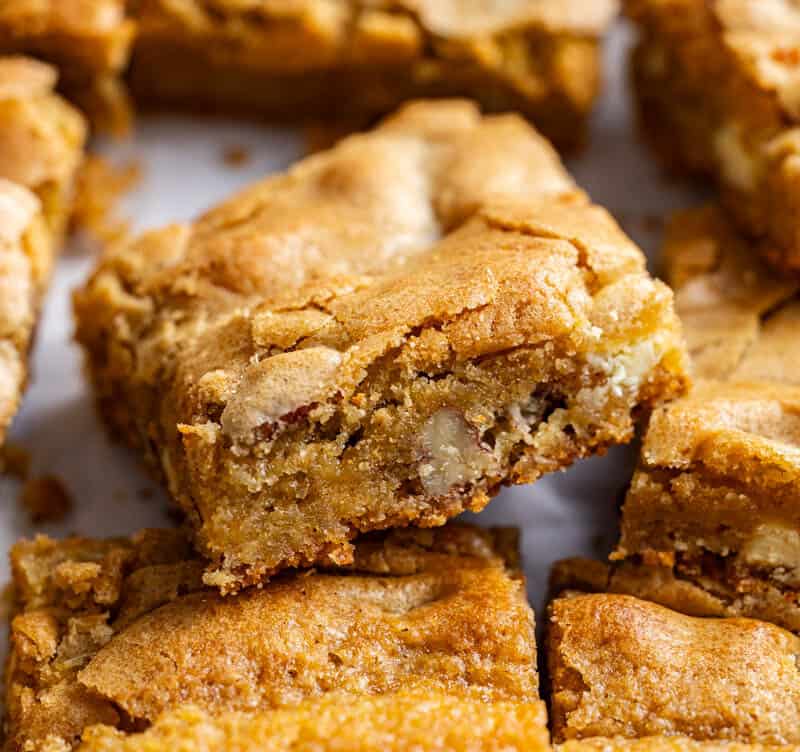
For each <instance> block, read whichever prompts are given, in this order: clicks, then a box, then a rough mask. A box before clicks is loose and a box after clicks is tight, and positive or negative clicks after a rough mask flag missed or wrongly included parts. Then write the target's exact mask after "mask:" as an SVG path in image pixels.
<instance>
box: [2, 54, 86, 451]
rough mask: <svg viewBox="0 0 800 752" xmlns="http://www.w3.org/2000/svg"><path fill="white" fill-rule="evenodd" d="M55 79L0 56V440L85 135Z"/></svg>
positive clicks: (34, 65)
mask: <svg viewBox="0 0 800 752" xmlns="http://www.w3.org/2000/svg"><path fill="white" fill-rule="evenodd" d="M55 80H56V73H55V70H53V69H52V68H50V66H48V65H45V64H43V63H39V62H36V61H33V60H30V59H27V58H21V57H0V444H2V443H3V440H4V438H5V433H6V430H7V428H8V426H9V424H10V422H11V419H12V417H13V416H14V414H15V413H16V411H17V408H18V407H19V402H20V399H21V396H22V391H23V389H24V386H25V382H26V380H27V371H28V369H27V355H28V349H29V347H30V343H31V338H32V336H33V330H34V327H35V324H36V319H37V317H38V313H39V306H40V303H41V299H42V295H43V294H44V291H45V287H46V285H47V282H48V279H49V277H50V270H51V267H52V264H53V261H54V260H55V256H56V253H57V251H58V247H59V245H60V242H61V239H62V236H63V233H64V230H65V227H66V224H67V220H68V217H69V207H70V197H71V191H72V185H73V182H74V178H75V174H76V171H77V169H78V167H79V165H80V162H81V159H82V154H83V143H84V139H85V135H86V134H85V125H84V122H83V119H82V118H81V116H80V115H79V114H78V113H77V112H76V111H74V110H73V109H72V108H71V107H70V106H69V105H67V104H66V103H65V102H64V101H62V100H61V99H60V98H59V97H57V96H56V95H54V94H53V86H54V84H55Z"/></svg>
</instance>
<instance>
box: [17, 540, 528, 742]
mask: <svg viewBox="0 0 800 752" xmlns="http://www.w3.org/2000/svg"><path fill="white" fill-rule="evenodd" d="M511 540H512V537H510V536H509V535H508V534H507V533H505V532H499V533H494V532H492V531H482V530H478V529H474V528H469V527H445V528H441V529H439V530H436V531H397V532H391V533H389V534H387V535H386V536H382V537H373V538H371V539H370V538H368V539H366V540H365V542H364V543H363V547H362V545H361V544H359V545H358V546H357V551H358V555H357V556H356V557H355V561H356V563H355V564H354V565H353V567H351V571H350V572H349V573H342V572H337V573H331V574H326V573H318V572H305V573H297V574H291V575H288V576H285V577H283V578H281V579H279V580H277V581H275V582H273V583H270V584H269V585H268V586H265V587H264V588H263V589H259V588H253V589H250V590H248V591H247V592H245V593H241V594H240V595H237V596H230V597H227V598H223V597H221V596H220V595H219V594H217V593H216V592H214V591H211V590H209V589H208V588H203V586H202V583H201V579H200V577H201V571H202V563H201V562H200V561H199V560H197V559H194V558H192V557H191V556H190V555H189V553H188V546H187V544H186V541H185V540H183V539H182V538H181V536H180V534H179V533H177V532H176V531H167V530H163V531H145V532H144V533H141V534H139V535H138V536H134V537H133V538H132V539H130V540H127V539H119V540H108V541H93V540H86V539H80V538H74V539H68V540H65V541H63V542H56V541H52V540H50V539H47V538H44V537H39V538H37V539H36V540H34V541H27V542H21V543H19V544H17V545H16V546H15V547H14V549H13V550H12V567H13V574H14V586H15V592H16V596H17V599H18V613H17V615H16V616H15V617H14V619H13V621H12V625H11V654H10V659H9V664H8V670H7V682H8V696H7V707H8V732H9V734H8V740H9V741H8V749H11V750H16V749H23V748H24V749H27V748H28V747H26V746H25V744H31V745H33V747H35V745H37V744H43V743H44V742H45V740H47V741H49V743H51V744H53V745H56V744H58V743H61V744H66V745H67V746H66V748H69V747H70V746H71V745H72V744H74V743H75V742H77V740H78V738H79V737H80V735H81V733H82V732H83V730H84V729H85V728H86V727H88V726H90V725H94V724H105V725H108V726H111V727H115V728H119V729H122V730H131V729H134V728H143V727H144V726H145V725H147V724H149V723H151V722H153V721H156V719H157V718H158V717H159V716H161V715H162V714H163V713H165V712H170V711H173V710H177V709H178V708H180V707H181V706H183V705H186V704H192V705H195V706H197V707H198V708H199V709H200V711H202V712H204V713H207V714H210V715H213V716H218V715H220V714H225V713H244V712H247V713H250V712H251V711H252V709H254V708H259V710H260V711H261V712H265V711H267V710H269V709H272V708H280V707H294V706H296V705H298V704H299V703H301V702H302V701H303V700H305V699H312V700H313V698H317V697H320V696H322V695H325V694H327V693H329V692H336V693H339V694H342V693H346V694H348V695H349V696H350V697H351V704H352V702H355V701H356V700H357V699H358V698H359V697H363V698H364V700H365V704H368V703H369V700H368V699H367V698H368V697H369V696H375V695H383V694H385V693H393V692H395V691H396V690H397V688H398V687H403V688H404V691H416V692H417V694H425V695H428V696H429V697H430V698H432V700H433V701H436V699H437V698H441V697H442V696H451V697H452V698H453V700H452V702H453V703H455V704H456V705H457V704H458V703H457V701H456V700H457V698H458V697H464V698H465V700H466V699H469V698H471V700H470V703H472V702H479V701H480V702H484V701H485V702H498V703H502V702H506V703H509V705H516V706H517V708H518V710H519V711H520V712H521V713H522V714H523V715H524V714H525V713H527V712H529V711H528V710H526V706H527V704H529V703H533V704H535V703H536V702H537V701H538V696H537V677H536V667H535V640H534V633H533V615H532V613H531V611H530V608H529V606H528V605H527V602H526V599H525V587H524V581H523V579H522V577H521V575H520V573H519V571H518V570H516V569H509V568H508V567H507V565H506V561H505V560H504V559H503V558H502V556H503V553H504V552H506V551H508V550H509V548H508V547H509V545H510V541H511ZM496 542H497V544H498V546H499V551H498V550H496V549H495V548H494V546H495V543H496ZM232 635H235V636H236V637H235V639H232V638H231V636H232ZM156 645H157V646H158V648H157V649H154V646H156ZM415 688H416V690H415ZM401 701H402V700H401ZM442 701H443V702H445V704H447V703H449V702H451V701H450V700H442ZM404 702H405V701H404ZM329 705H330V706H333V705H335V701H333V700H332V701H331V703H330V704H329ZM468 705H469V703H468ZM325 707H326V705H325V704H324V703H323V705H321V706H320V708H319V710H320V712H328V711H325ZM497 709H498V710H497V712H503V713H505V712H506V710H509V709H508V708H503V706H499V705H498V706H497ZM534 710H535V708H534ZM187 712H188V711H187ZM330 712H335V711H334V710H331V711H330ZM493 712H494V711H492V710H489V713H490V716H491V714H492V713H493ZM304 713H306V717H308V714H309V713H310V714H311V715H313V711H309V710H306V711H303V710H302V709H301V710H299V711H297V716H296V718H295V721H297V722H299V723H303V720H302V719H303V715H304ZM291 716H292V714H291V713H287V714H284V716H283V718H284V719H285V721H286V723H287V724H288V725H289V726H291V724H292V723H293V721H292V717H291ZM191 717H194V718H197V716H192V714H191V713H189V715H188V716H187V715H186V714H184V715H183V716H181V715H180V714H179V715H178V716H175V717H174V718H173V720H172V721H170V720H169V719H167V720H166V721H164V722H163V724H162V726H161V727H160V728H161V729H163V732H164V733H170V732H171V731H170V730H171V728H172V727H173V724H174V723H178V724H180V723H181V722H182V721H185V720H186V719H187V718H191ZM512 717H513V713H512ZM354 720H357V718H356V719H354ZM203 722H204V721H202V719H200V720H198V723H201V724H202V723H203ZM487 722H490V721H487ZM265 723H266V726H263V727H262V721H261V720H259V719H258V718H251V719H249V720H248V719H246V718H244V717H243V716H241V715H239V716H229V717H227V719H226V718H222V719H221V720H220V721H219V725H220V728H221V729H222V730H223V731H224V729H225V728H226V726H227V727H228V728H229V729H230V730H231V733H234V730H235V728H236V727H237V724H238V725H240V726H241V727H242V728H243V729H249V731H242V733H251V732H252V733H253V734H257V733H262V732H261V731H259V729H260V728H263V729H268V722H265ZM287 728H288V726H287ZM160 733H161V731H160V730H156V731H154V732H153V735H154V736H156V737H157V736H158V734H160ZM198 733H200V732H199V731H198ZM264 733H267V730H264ZM101 736H102V734H101ZM132 743H133V742H132ZM33 747H32V748H33ZM36 748H38V747H36Z"/></svg>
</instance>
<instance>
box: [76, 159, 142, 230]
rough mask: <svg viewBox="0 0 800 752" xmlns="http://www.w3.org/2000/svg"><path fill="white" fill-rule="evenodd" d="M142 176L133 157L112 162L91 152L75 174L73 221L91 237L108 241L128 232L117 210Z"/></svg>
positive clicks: (139, 166) (139, 167)
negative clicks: (121, 201) (76, 174)
mask: <svg viewBox="0 0 800 752" xmlns="http://www.w3.org/2000/svg"><path fill="white" fill-rule="evenodd" d="M141 179H142V166H141V164H140V163H139V162H138V161H136V160H130V161H128V162H126V163H125V164H121V165H115V164H112V163H111V162H109V161H108V160H107V159H105V158H104V157H101V156H98V155H97V154H90V155H88V156H87V158H86V160H85V161H84V163H83V166H82V167H81V170H80V172H79V173H78V178H77V184H76V187H75V199H74V202H73V210H72V224H73V227H75V228H76V229H78V230H83V231H85V232H87V233H88V234H89V235H90V236H92V237H93V238H96V239H97V240H99V241H101V242H103V243H107V242H112V241H115V240H118V239H120V238H122V237H124V236H125V235H127V232H128V222H127V221H126V220H124V219H121V218H120V217H118V216H117V213H116V210H117V206H118V205H119V202H120V200H121V199H122V198H123V197H124V195H125V194H126V193H128V192H129V191H131V190H132V189H133V188H135V187H136V186H137V185H138V184H139V183H140V182H141Z"/></svg>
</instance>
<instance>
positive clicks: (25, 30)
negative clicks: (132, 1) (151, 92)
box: [0, 0, 134, 128]
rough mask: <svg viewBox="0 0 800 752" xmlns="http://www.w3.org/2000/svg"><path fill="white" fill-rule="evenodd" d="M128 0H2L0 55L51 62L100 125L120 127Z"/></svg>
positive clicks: (129, 36) (129, 28)
mask: <svg viewBox="0 0 800 752" xmlns="http://www.w3.org/2000/svg"><path fill="white" fill-rule="evenodd" d="M125 5H126V4H125V0H2V2H0V53H2V54H10V53H11V54H27V55H33V56H35V57H38V58H42V59H44V60H47V61H48V62H50V63H52V64H54V65H56V66H57V67H58V69H59V71H60V83H61V86H62V88H63V89H64V91H65V93H66V94H67V95H68V96H69V97H70V99H73V100H74V101H76V102H77V103H79V104H80V105H81V107H82V108H83V109H85V110H86V111H87V112H88V113H89V114H90V115H91V116H92V120H93V121H96V122H98V124H100V125H101V126H108V127H111V128H115V127H121V126H122V125H124V124H125V121H126V118H127V102H126V94H125V90H124V87H123V85H122V84H121V81H120V76H121V75H122V74H123V72H124V69H125V67H126V66H127V63H128V59H129V55H130V48H131V45H132V43H133V34H134V23H133V21H132V20H131V19H129V18H128V17H127V14H126V7H125Z"/></svg>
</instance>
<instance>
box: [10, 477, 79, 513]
mask: <svg viewBox="0 0 800 752" xmlns="http://www.w3.org/2000/svg"><path fill="white" fill-rule="evenodd" d="M20 502H21V503H22V506H23V507H24V508H25V509H26V510H27V512H28V515H29V516H30V518H31V522H34V523H40V522H60V521H61V520H63V519H64V518H65V517H66V516H67V515H68V514H69V513H70V512H71V511H72V507H73V501H72V497H71V496H70V494H69V491H67V489H66V487H65V486H64V483H63V482H62V481H61V479H60V478H57V477H56V476H54V475H44V476H42V477H40V478H31V479H30V480H28V481H26V482H25V484H24V485H23V487H22V493H21V495H20Z"/></svg>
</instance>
